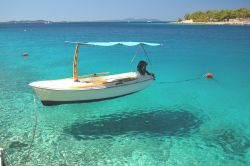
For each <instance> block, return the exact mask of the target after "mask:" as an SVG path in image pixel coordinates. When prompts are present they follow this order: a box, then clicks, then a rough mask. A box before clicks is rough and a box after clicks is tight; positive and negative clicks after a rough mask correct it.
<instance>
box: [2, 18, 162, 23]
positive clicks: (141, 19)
mask: <svg viewBox="0 0 250 166" xmlns="http://www.w3.org/2000/svg"><path fill="white" fill-rule="evenodd" d="M81 22H163V21H161V20H158V19H148V18H126V19H121V20H97V21H47V20H20V21H6V22H0V24H53V23H81Z"/></svg>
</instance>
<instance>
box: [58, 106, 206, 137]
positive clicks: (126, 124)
mask: <svg viewBox="0 0 250 166" xmlns="http://www.w3.org/2000/svg"><path fill="white" fill-rule="evenodd" d="M137 112H138V113H134V112H133V113H126V114H113V115H109V116H101V117H100V118H99V119H97V120H91V121H84V122H75V123H73V124H71V125H70V126H67V127H65V128H64V129H63V132H64V133H65V134H67V135H72V136H73V137H74V138H76V139H77V140H89V139H100V138H113V137H114V136H119V135H124V134H129V135H148V136H151V137H154V136H156V137H161V136H179V137H184V136H188V135H190V134H191V133H193V132H195V131H197V130H198V128H199V126H200V125H201V123H202V120H201V119H199V118H198V117H196V116H195V115H194V114H193V113H191V112H189V111H186V110H182V109H180V110H177V111H176V110H175V111H170V110H162V109H160V110H156V111H153V112H140V111H139V110H138V111H137Z"/></svg>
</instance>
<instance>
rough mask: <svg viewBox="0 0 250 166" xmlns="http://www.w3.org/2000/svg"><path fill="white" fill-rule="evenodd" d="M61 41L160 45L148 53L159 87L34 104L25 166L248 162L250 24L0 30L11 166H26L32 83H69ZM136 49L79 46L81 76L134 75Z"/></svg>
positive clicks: (0, 103) (2, 117) (0, 130)
mask: <svg viewBox="0 0 250 166" xmlns="http://www.w3.org/2000/svg"><path fill="white" fill-rule="evenodd" d="M66 40H68V41H83V42H87V41H92V42H97V41H145V42H156V43H162V44H164V45H163V46H162V47H146V49H147V51H148V54H149V55H150V58H151V62H152V67H151V68H149V70H150V71H153V72H154V73H155V75H156V81H155V82H154V83H153V84H152V85H151V86H150V87H148V88H147V89H145V90H143V91H141V92H139V93H136V94H133V95H129V96H126V97H122V98H117V99H113V100H108V101H102V102H96V103H85V104H73V105H60V106H53V107H45V106H43V105H42V104H41V103H40V101H39V99H37V101H36V104H37V117H38V126H37V131H36V137H35V140H34V144H33V146H32V149H31V153H30V157H29V159H28V162H27V165H34V166H35V165H61V166H62V165H90V166H95V165H117V166H118V165H145V166H148V165H149V166H152V165H157V166H161V165H174V166H189V165H192V166H200V165H208V166H221V165H227V166H235V165H243V166H245V165H250V126H249V124H250V73H249V72H250V27H249V26H211V25H170V24H153V23H151V24H149V23H65V24H64V23H62V24H47V25H45V24H12V25H8V24H5V25H0V62H1V63H0V147H2V148H4V149H5V151H6V153H7V154H6V159H7V162H8V163H9V164H12V165H22V164H23V163H24V157H25V156H26V155H27V153H28V149H29V144H30V142H31V139H32V130H33V127H34V124H35V114H34V103H33V92H32V89H31V88H30V87H29V86H28V84H29V83H30V82H33V81H38V80H47V79H57V78H65V77H71V74H72V59H73V54H74V47H75V46H74V45H71V44H66V43H65V42H64V41H66ZM135 50H136V48H135V47H121V46H116V47H88V48H86V47H82V48H80V52H79V72H80V74H82V75H84V74H88V73H96V72H102V71H109V72H110V73H111V74H115V73H121V72H127V71H130V70H131V67H130V60H131V58H132V56H133V54H134V53H135ZM23 52H28V53H29V56H28V57H23V56H22V53H23ZM144 58H145V56H143V54H142V52H139V55H138V56H137V58H136V60H135V63H133V64H132V68H133V69H135V68H136V63H137V62H138V61H139V60H140V59H144ZM206 72H211V73H213V74H214V78H215V79H213V80H211V79H206V78H202V75H203V74H204V73H206ZM197 77H199V78H201V79H197V80H190V81H185V80H187V79H193V78H197Z"/></svg>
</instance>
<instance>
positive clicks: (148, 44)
mask: <svg viewBox="0 0 250 166" xmlns="http://www.w3.org/2000/svg"><path fill="white" fill-rule="evenodd" d="M66 42H67V43H74V44H80V45H88V46H105V47H108V46H116V45H121V46H138V45H146V46H153V47H155V46H161V45H162V44H159V43H147V42H87V43H83V42H70V41H66Z"/></svg>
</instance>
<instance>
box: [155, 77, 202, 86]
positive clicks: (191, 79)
mask: <svg viewBox="0 0 250 166" xmlns="http://www.w3.org/2000/svg"><path fill="white" fill-rule="evenodd" d="M202 78H203V77H197V78H189V79H185V80H178V81H164V82H160V84H174V83H182V82H188V81H195V80H199V79H202Z"/></svg>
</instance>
